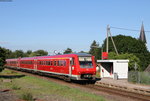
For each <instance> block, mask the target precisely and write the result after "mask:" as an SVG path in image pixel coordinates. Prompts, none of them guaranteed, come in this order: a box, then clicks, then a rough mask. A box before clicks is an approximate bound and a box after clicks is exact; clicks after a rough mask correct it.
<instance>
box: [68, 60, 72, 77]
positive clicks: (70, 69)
mask: <svg viewBox="0 0 150 101" xmlns="http://www.w3.org/2000/svg"><path fill="white" fill-rule="evenodd" d="M71 64H72V58H70V59H69V76H70V77H71V76H72V65H71Z"/></svg>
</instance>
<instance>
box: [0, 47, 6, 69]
mask: <svg viewBox="0 0 150 101" xmlns="http://www.w3.org/2000/svg"><path fill="white" fill-rule="evenodd" d="M5 59H6V49H5V48H2V47H0V72H1V71H2V70H3V69H4V68H3V66H4V64H5Z"/></svg>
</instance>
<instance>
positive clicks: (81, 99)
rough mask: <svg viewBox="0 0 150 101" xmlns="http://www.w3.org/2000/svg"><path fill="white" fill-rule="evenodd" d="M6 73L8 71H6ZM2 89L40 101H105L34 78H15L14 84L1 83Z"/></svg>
mask: <svg viewBox="0 0 150 101" xmlns="http://www.w3.org/2000/svg"><path fill="white" fill-rule="evenodd" d="M4 72H6V71H5V70H4ZM7 72H8V71H7ZM2 85H3V86H2ZM1 87H3V88H10V89H14V93H16V94H17V95H18V96H25V97H26V96H28V95H32V97H34V98H39V99H51V100H58V101H60V100H61V99H62V101H63V100H64V101H105V100H104V98H103V97H101V96H98V95H95V94H91V93H90V92H87V91H82V90H80V89H77V88H70V87H68V86H62V85H61V84H57V83H54V82H50V81H48V80H44V79H40V78H36V77H32V76H24V77H21V78H15V79H13V80H12V82H4V83H2V84H1V83H0V89H1ZM24 92H28V93H29V94H28V93H27V95H25V93H24Z"/></svg>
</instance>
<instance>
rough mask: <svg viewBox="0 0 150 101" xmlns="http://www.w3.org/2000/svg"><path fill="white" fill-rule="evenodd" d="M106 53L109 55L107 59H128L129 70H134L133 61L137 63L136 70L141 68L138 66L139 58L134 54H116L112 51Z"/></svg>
mask: <svg viewBox="0 0 150 101" xmlns="http://www.w3.org/2000/svg"><path fill="white" fill-rule="evenodd" d="M108 55H109V59H128V60H129V71H131V70H134V64H135V63H137V67H138V70H141V68H140V66H139V64H140V60H139V58H138V57H136V56H135V55H134V54H128V53H125V54H119V55H117V54H116V53H114V52H110V53H109V54H108Z"/></svg>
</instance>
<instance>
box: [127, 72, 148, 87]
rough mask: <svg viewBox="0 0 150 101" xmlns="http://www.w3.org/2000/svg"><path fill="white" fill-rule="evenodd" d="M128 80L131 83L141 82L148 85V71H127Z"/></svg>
mask: <svg viewBox="0 0 150 101" xmlns="http://www.w3.org/2000/svg"><path fill="white" fill-rule="evenodd" d="M128 81H129V82H132V83H141V84H147V85H150V73H149V72H138V71H130V72H129V73H128Z"/></svg>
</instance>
